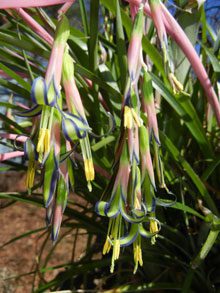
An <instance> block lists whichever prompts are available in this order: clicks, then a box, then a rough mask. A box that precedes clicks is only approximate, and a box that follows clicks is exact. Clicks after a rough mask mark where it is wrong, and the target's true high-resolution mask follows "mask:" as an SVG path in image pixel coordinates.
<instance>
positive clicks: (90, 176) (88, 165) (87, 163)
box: [84, 159, 95, 181]
mask: <svg viewBox="0 0 220 293" xmlns="http://www.w3.org/2000/svg"><path fill="white" fill-rule="evenodd" d="M84 168H85V175H86V180H87V181H92V180H94V178H95V171H94V165H93V161H92V159H85V160H84Z"/></svg>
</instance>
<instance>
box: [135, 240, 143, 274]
mask: <svg viewBox="0 0 220 293" xmlns="http://www.w3.org/2000/svg"><path fill="white" fill-rule="evenodd" d="M133 249H134V263H135V267H134V271H133V273H134V274H135V273H136V272H137V269H138V265H140V266H143V259H142V250H141V239H140V237H138V238H137V239H136V240H135V242H134V244H133Z"/></svg>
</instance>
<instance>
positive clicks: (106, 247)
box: [102, 236, 112, 255]
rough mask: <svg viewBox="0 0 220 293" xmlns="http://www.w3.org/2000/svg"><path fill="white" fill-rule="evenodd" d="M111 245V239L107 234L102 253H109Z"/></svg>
mask: <svg viewBox="0 0 220 293" xmlns="http://www.w3.org/2000/svg"><path fill="white" fill-rule="evenodd" d="M111 247H112V245H111V239H110V237H109V236H107V237H106V240H105V244H104V246H103V250H102V254H103V255H105V254H107V253H109V251H110V249H111Z"/></svg>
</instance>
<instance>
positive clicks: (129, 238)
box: [119, 224, 138, 247]
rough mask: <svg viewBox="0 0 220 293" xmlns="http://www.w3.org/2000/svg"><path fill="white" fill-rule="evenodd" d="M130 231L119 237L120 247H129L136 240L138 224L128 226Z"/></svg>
mask: <svg viewBox="0 0 220 293" xmlns="http://www.w3.org/2000/svg"><path fill="white" fill-rule="evenodd" d="M130 226H131V227H130V230H129V232H128V233H127V235H125V236H123V237H121V238H120V239H119V240H120V246H121V247H124V246H129V245H131V244H132V243H133V242H134V241H135V240H136V238H137V236H138V224H132V225H130Z"/></svg>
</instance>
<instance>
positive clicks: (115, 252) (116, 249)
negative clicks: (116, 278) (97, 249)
mask: <svg viewBox="0 0 220 293" xmlns="http://www.w3.org/2000/svg"><path fill="white" fill-rule="evenodd" d="M119 255H120V240H119V239H116V240H115V241H114V244H113V253H112V263H111V268H110V272H111V273H113V272H114V267H115V260H117V259H119Z"/></svg>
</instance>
